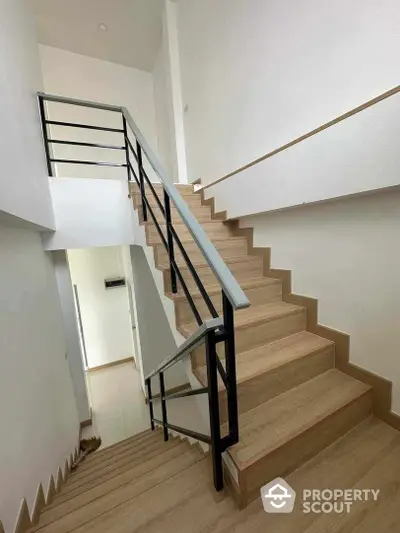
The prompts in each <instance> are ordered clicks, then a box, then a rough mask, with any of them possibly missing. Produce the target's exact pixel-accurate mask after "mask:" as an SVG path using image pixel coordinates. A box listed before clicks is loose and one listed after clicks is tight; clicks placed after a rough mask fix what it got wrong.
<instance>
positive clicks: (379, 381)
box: [199, 189, 400, 430]
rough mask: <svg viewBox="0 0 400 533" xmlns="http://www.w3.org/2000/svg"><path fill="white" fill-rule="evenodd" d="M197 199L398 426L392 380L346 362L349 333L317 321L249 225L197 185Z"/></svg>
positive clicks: (311, 305) (310, 301) (313, 303)
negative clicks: (258, 260) (243, 244)
mask: <svg viewBox="0 0 400 533" xmlns="http://www.w3.org/2000/svg"><path fill="white" fill-rule="evenodd" d="M199 193H200V195H201V203H202V204H203V205H209V206H210V208H211V216H212V217H213V218H215V219H217V218H218V219H220V220H225V221H226V224H229V226H230V227H231V228H232V230H233V233H234V235H236V236H240V237H245V238H246V239H247V247H248V253H249V254H251V255H258V256H260V257H262V258H263V274H264V276H267V277H272V278H279V279H281V280H282V296H283V300H284V301H285V302H288V303H292V304H296V305H300V306H302V307H305V308H306V310H307V331H310V332H311V333H315V334H316V335H319V336H320V337H324V338H325V339H329V340H331V341H333V342H334V343H335V366H336V368H338V369H339V370H341V371H342V372H344V373H345V374H348V375H350V376H352V377H354V378H355V379H358V380H359V381H362V382H364V383H367V384H368V385H370V386H371V387H372V391H373V412H374V415H375V416H377V417H378V418H380V419H382V420H383V421H384V422H386V423H387V424H390V425H391V426H393V427H394V428H395V429H398V430H400V415H397V414H396V413H393V412H392V386H393V384H392V382H391V381H390V380H388V379H386V378H384V377H382V376H379V375H378V374H374V373H373V372H370V371H368V370H365V369H363V368H361V367H359V366H357V365H355V364H353V363H351V362H350V336H349V335H348V334H347V333H343V332H342V331H338V330H335V329H332V328H329V327H327V326H323V325H321V324H319V323H318V300H317V299H315V298H310V297H308V296H303V295H300V294H294V293H292V271H291V270H283V269H276V268H270V264H271V263H270V260H271V249H270V248H268V247H255V246H254V245H253V243H254V238H253V228H240V226H239V220H229V221H227V215H226V211H223V212H220V213H218V212H216V210H215V201H214V198H213V197H211V198H207V199H206V198H205V195H204V190H203V189H200V191H199Z"/></svg>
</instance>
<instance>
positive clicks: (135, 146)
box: [38, 93, 249, 490]
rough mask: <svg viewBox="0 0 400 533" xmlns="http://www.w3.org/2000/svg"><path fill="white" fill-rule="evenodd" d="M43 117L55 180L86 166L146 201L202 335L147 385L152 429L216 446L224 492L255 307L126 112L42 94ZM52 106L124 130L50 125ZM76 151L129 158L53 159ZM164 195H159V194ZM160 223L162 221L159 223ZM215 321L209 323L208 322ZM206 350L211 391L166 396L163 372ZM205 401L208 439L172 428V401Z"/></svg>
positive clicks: (146, 216)
mask: <svg viewBox="0 0 400 533" xmlns="http://www.w3.org/2000/svg"><path fill="white" fill-rule="evenodd" d="M38 98H39V110H40V116H41V122H42V129H43V140H44V148H45V155H46V161H47V168H48V172H49V175H50V176H54V174H55V172H54V164H57V163H69V164H71V163H72V164H80V165H106V166H115V167H123V168H126V172H127V179H128V181H129V182H133V183H136V185H137V191H138V194H139V198H140V207H141V212H142V217H143V221H144V222H151V223H152V224H153V225H154V227H155V228H156V231H157V234H158V236H159V238H160V241H161V243H162V244H163V246H164V247H165V250H166V252H167V256H168V265H169V267H168V268H169V273H170V276H169V281H170V289H171V292H172V293H173V294H176V293H178V292H179V291H181V292H182V293H183V294H184V295H185V298H186V299H187V302H188V304H189V306H190V309H191V311H192V313H193V317H194V320H195V321H196V323H197V326H198V329H197V331H195V333H194V334H193V335H192V336H191V337H190V338H189V339H187V340H186V341H185V342H184V343H183V344H182V346H180V347H179V348H177V350H176V351H175V352H174V353H173V354H170V355H169V356H168V357H167V358H166V359H165V360H164V361H163V363H162V364H160V365H159V366H158V367H157V368H156V369H155V370H154V371H153V372H151V373H150V374H149V375H147V376H146V377H145V382H146V388H147V395H148V401H149V411H150V421H151V427H152V429H154V425H155V424H160V425H161V426H162V427H163V431H164V439H165V440H168V438H169V437H168V430H172V431H176V432H179V433H182V434H184V435H187V436H189V437H193V438H195V439H198V440H199V441H202V442H205V443H207V444H209V445H210V446H211V453H212V460H213V471H214V484H215V488H216V489H217V490H220V489H221V488H222V487H223V469H222V455H221V454H222V453H223V452H224V451H225V450H226V449H227V448H228V447H229V446H231V445H233V444H235V443H237V442H238V439H239V430H238V408H237V390H236V363H235V331H234V310H235V309H240V308H244V307H247V306H248V305H249V302H248V300H247V298H246V296H245V295H244V293H243V291H242V290H241V288H240V287H239V285H238V284H237V282H236V280H235V279H234V278H233V276H232V274H231V272H230V271H229V269H228V268H227V267H226V265H225V263H224V262H223V260H222V259H221V257H220V256H219V254H218V252H217V251H216V249H215V247H214V245H213V244H212V243H211V241H210V240H209V238H208V237H207V235H206V234H205V233H204V231H203V229H202V228H201V226H200V225H199V223H198V222H197V221H196V219H195V218H194V216H193V215H192V213H191V212H190V211H189V208H188V206H187V205H186V204H185V202H184V201H183V199H182V198H181V196H180V194H179V192H178V190H177V188H176V187H175V186H174V185H173V184H171V182H170V181H169V180H168V179H167V177H166V176H165V173H164V171H163V169H162V168H161V167H160V165H159V164H158V161H157V159H156V157H155V156H154V154H153V152H152V151H151V149H150V147H149V145H148V144H147V142H146V141H145V139H144V137H143V135H142V134H141V132H140V130H139V129H138V128H137V126H136V124H135V122H134V121H133V119H132V117H131V116H130V114H129V112H128V111H127V110H126V109H125V108H121V107H117V106H110V105H105V104H97V103H93V102H84V101H79V100H72V99H68V98H62V97H57V96H51V95H45V94H42V93H40V94H39V96H38ZM46 101H50V102H58V103H65V104H68V105H77V106H86V107H91V108H95V109H101V110H104V111H111V112H116V113H119V114H120V116H121V127H119V128H117V127H113V128H110V127H105V126H94V125H90V124H82V123H77V122H65V121H59V120H57V121H56V120H51V119H49V117H48V111H47V109H46ZM52 126H57V127H66V128H71V129H72V128H83V129H86V130H100V131H106V132H110V133H112V134H116V135H119V136H120V138H119V140H118V144H109V143H95V142H93V143H92V142H86V141H85V142H79V141H77V140H71V141H70V140H64V139H63V140H60V139H54V138H53V137H52V135H51V130H52ZM54 144H60V145H70V146H80V147H84V148H89V147H91V148H102V149H105V150H106V149H108V150H120V151H123V152H124V162H123V163H117V162H115V163H113V162H105V161H100V162H99V161H92V160H90V159H67V158H63V157H62V158H60V157H54V156H53V155H52V145H54ZM144 157H146V159H147V161H146V163H148V165H147V166H148V168H150V169H152V171H154V172H155V173H156V176H157V178H158V179H159V180H160V181H161V184H162V198H160V196H159V195H158V193H157V188H156V186H155V185H154V183H153V182H152V181H151V179H150V177H149V173H148V171H147V170H146V168H145V167H146V164H145V162H144ZM159 190H160V189H159ZM151 198H154V202H155V205H156V206H157V207H158V211H157V212H156V209H155V208H154V203H152V201H151ZM172 208H175V209H176V210H177V212H178V214H179V216H180V217H181V219H182V222H183V223H184V224H185V225H186V227H187V228H188V229H189V231H190V233H191V235H192V237H193V240H194V241H195V242H196V243H197V245H198V246H199V249H200V250H201V252H202V253H203V255H204V257H205V259H206V261H207V263H208V264H209V266H210V268H211V269H212V270H213V272H214V274H215V276H216V278H217V280H218V281H219V282H220V284H221V298H222V316H219V313H218V311H217V309H216V307H215V305H214V303H213V301H212V299H211V298H210V296H209V294H208V293H207V290H206V288H205V287H204V284H203V282H202V281H201V279H200V277H199V275H198V273H197V271H196V269H195V267H194V265H193V263H192V262H191V260H190V257H189V255H188V253H187V252H186V250H185V246H184V243H183V242H182V240H181V238H180V237H179V234H178V229H177V227H175V226H174V223H173V220H172V215H171V210H172ZM157 215H158V216H157ZM177 252H178V253H179V254H180V255H181V257H182V259H183V264H184V265H185V267H186V268H187V271H188V273H190V276H191V278H192V279H193V280H194V284H195V287H196V288H197V290H198V292H199V294H200V296H201V299H202V300H203V302H204V303H205V306H206V309H207V310H208V313H207V317H206V318H204V316H202V313H201V312H200V311H199V306H198V305H196V303H195V299H194V298H193V296H192V294H191V292H190V290H189V288H188V283H187V280H186V279H185V276H184V275H183V273H182V267H180V266H179V262H178V261H177V259H176V253H177ZM209 315H211V319H210V318H209ZM203 344H204V346H205V358H206V368H207V385H206V386H204V387H201V388H200V389H196V390H189V391H185V392H179V393H174V394H168V393H167V392H166V389H165V372H166V370H167V369H169V368H170V367H171V366H173V365H175V364H176V363H177V362H179V361H181V360H182V359H183V358H184V357H187V356H188V354H190V353H191V352H192V351H193V350H194V349H195V348H197V347H198V346H200V345H203ZM219 344H221V345H223V346H224V356H225V357H224V359H225V367H224V365H223V364H222V362H221V359H220V358H219V356H218V353H217V346H218V345H219ZM157 376H158V379H159V386H160V395H159V398H154V397H153V395H152V379H154V378H156V377H157ZM218 377H220V379H221V383H222V384H223V387H224V388H225V389H226V395H227V406H228V424H227V426H228V431H227V434H226V435H225V436H221V418H220V411H219V409H220V408H219V386H218ZM198 394H207V395H208V406H209V417H210V435H206V434H202V433H199V432H196V431H193V430H189V429H185V428H183V427H179V426H176V425H173V424H171V423H169V422H168V409H167V402H168V400H171V399H177V398H185V397H188V396H193V395H198ZM156 401H159V402H160V403H161V417H162V419H161V420H159V419H157V418H155V417H154V402H156Z"/></svg>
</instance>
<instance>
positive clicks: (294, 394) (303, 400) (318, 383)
mask: <svg viewBox="0 0 400 533" xmlns="http://www.w3.org/2000/svg"><path fill="white" fill-rule="evenodd" d="M371 407H372V394H371V388H370V387H369V386H368V385H365V384H364V383H361V382H360V381H357V380H356V379H354V378H352V377H350V376H348V375H346V374H343V373H342V372H340V371H338V370H336V369H331V370H328V371H327V372H324V373H323V374H321V375H319V376H317V377H315V378H313V379H311V380H309V381H307V382H305V383H303V384H301V385H299V386H297V387H295V388H293V389H291V390H289V391H287V392H285V393H283V394H280V395H279V396H276V397H274V398H272V399H271V400H269V401H267V402H266V403H263V404H261V405H259V406H258V407H256V408H255V409H252V410H251V411H249V412H247V413H245V414H243V415H241V416H240V421H239V427H240V441H239V443H238V444H236V445H235V446H233V447H231V448H229V450H228V455H229V457H230V459H231V460H232V463H233V465H231V467H232V466H233V469H236V472H235V471H234V470H232V472H233V474H234V478H236V479H237V480H238V487H237V488H238V491H239V493H240V501H241V504H242V505H246V504H247V503H248V502H249V501H251V500H252V499H254V498H255V497H257V496H258V495H259V489H260V487H262V486H263V485H264V484H266V483H268V482H269V481H271V480H272V479H274V478H275V477H284V476H285V475H287V474H288V473H289V472H291V471H293V470H295V469H296V468H297V467H299V466H300V465H301V464H302V463H304V462H305V461H307V460H308V459H310V458H311V457H313V456H314V455H316V454H317V453H319V452H320V451H321V450H322V449H324V448H325V447H326V446H328V445H330V444H331V443H332V442H334V441H335V440H336V439H338V438H339V437H341V436H342V435H344V434H345V433H347V432H348V431H350V429H352V428H353V427H354V426H355V425H357V424H358V423H360V422H361V421H362V420H363V419H365V418H366V417H367V416H368V415H369V414H370V412H371Z"/></svg>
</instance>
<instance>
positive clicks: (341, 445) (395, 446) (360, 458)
mask: <svg viewBox="0 0 400 533" xmlns="http://www.w3.org/2000/svg"><path fill="white" fill-rule="evenodd" d="M361 451H362V453H360V452H361ZM399 457H400V437H399V433H398V432H397V431H396V430H395V429H393V428H391V427H390V426H388V425H386V424H384V423H383V422H381V421H380V420H378V419H375V418H368V419H366V420H364V421H363V422H362V423H361V424H360V425H358V426H357V427H356V428H355V429H353V430H352V431H351V432H350V433H347V434H346V435H345V436H344V437H343V438H341V439H340V440H337V441H336V442H335V443H333V444H332V445H331V446H330V447H328V448H326V449H325V450H323V451H322V453H320V454H319V455H317V456H316V457H313V458H312V459H311V460H310V461H309V462H307V463H306V464H304V465H303V466H301V467H300V468H299V469H298V470H296V471H295V472H293V473H292V474H290V475H289V476H288V477H287V478H286V480H287V481H288V483H289V484H290V485H291V486H292V487H293V489H294V490H295V491H296V493H297V499H296V504H295V508H294V511H293V513H292V514H289V515H283V516H282V515H273V514H267V513H265V511H264V509H263V507H262V504H261V499H260V498H258V499H257V500H255V501H254V502H252V503H251V504H250V505H249V506H248V507H247V508H246V509H244V510H242V511H239V510H238V508H237V507H236V505H235V504H234V502H233V500H232V498H231V497H229V495H228V494H226V492H222V493H216V492H215V489H214V487H213V484H212V479H211V465H210V464H209V463H210V460H209V458H208V457H207V456H204V455H203V454H202V452H200V451H199V450H198V449H197V448H195V447H191V446H190V445H189V444H188V443H187V442H185V441H181V440H179V439H176V438H173V439H170V441H169V442H168V443H164V442H163V441H162V433H161V432H160V431H159V430H156V431H155V432H151V431H146V432H144V433H142V434H140V435H137V436H135V437H133V438H131V439H128V440H126V441H123V442H120V443H118V444H116V445H114V446H111V447H109V448H107V449H105V450H101V451H98V452H96V453H95V454H94V455H93V456H89V458H87V459H86V461H85V462H84V463H82V465H81V466H80V467H79V469H78V470H77V472H75V473H73V474H71V475H70V477H69V478H68V481H67V483H66V485H65V486H64V487H63V488H62V490H61V492H60V494H59V495H58V496H56V498H55V500H54V501H53V503H52V504H51V505H49V506H47V507H46V508H45V510H44V511H43V512H42V515H41V518H40V522H39V524H38V526H37V527H35V528H34V529H31V530H30V532H32V533H33V532H39V533H68V532H74V533H136V532H140V533H159V532H160V531H163V532H165V533H209V532H213V533H228V532H229V533H253V532H254V533H259V532H260V531H262V532H264V531H273V532H275V531H279V533H293V532H294V531H295V532H296V533H301V532H304V533H321V532H326V531H339V530H340V531H343V532H344V531H346V532H352V533H375V532H376V531H380V532H387V533H389V532H393V533H394V532H396V531H398V530H399V529H398V528H399V523H400V519H399V514H398V506H399V504H400V492H399V489H398V487H399V483H398V481H399V478H400V461H399ZM327 487H329V488H332V489H333V488H341V489H346V488H358V489H365V488H380V489H381V493H380V495H379V499H378V500H377V501H376V502H371V501H369V502H356V503H354V507H353V508H352V511H351V513H350V514H336V513H331V514H316V513H309V514H304V513H303V510H302V503H301V495H302V491H303V489H310V488H312V489H324V488H327Z"/></svg>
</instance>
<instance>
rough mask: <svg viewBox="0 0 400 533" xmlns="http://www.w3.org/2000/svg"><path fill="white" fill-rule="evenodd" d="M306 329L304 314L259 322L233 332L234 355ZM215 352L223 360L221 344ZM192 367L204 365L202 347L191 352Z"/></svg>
mask: <svg viewBox="0 0 400 533" xmlns="http://www.w3.org/2000/svg"><path fill="white" fill-rule="evenodd" d="M305 329H306V312H305V310H301V311H300V312H297V313H292V314H290V315H285V316H283V317H279V318H276V319H274V320H268V321H265V322H260V323H257V324H254V325H250V326H247V327H244V328H239V329H236V331H235V347H236V353H242V352H247V351H248V350H251V349H253V348H257V347H258V346H263V345H264V344H267V343H268V342H273V341H276V340H278V339H282V338H283V337H287V336H289V335H294V334H295V333H299V332H300V331H303V330H305ZM217 352H218V354H219V356H220V358H221V359H224V358H225V352H224V346H223V343H219V344H218V345H217ZM191 360H192V367H193V368H196V367H198V366H204V365H205V364H206V362H205V361H206V358H205V348H204V345H202V346H199V347H198V348H196V349H195V350H193V352H192V354H191Z"/></svg>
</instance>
